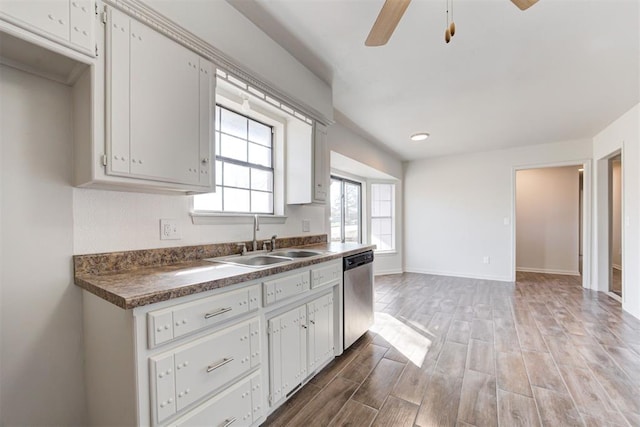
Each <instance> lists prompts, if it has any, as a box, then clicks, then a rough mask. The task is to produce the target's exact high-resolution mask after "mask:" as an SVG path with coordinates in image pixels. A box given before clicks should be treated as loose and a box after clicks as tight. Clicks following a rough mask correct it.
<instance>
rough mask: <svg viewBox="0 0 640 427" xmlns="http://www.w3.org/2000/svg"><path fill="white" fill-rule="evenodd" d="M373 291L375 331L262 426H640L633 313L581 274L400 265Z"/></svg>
mask: <svg viewBox="0 0 640 427" xmlns="http://www.w3.org/2000/svg"><path fill="white" fill-rule="evenodd" d="M375 290H376V325H375V326H374V328H373V329H372V331H371V332H369V333H368V334H367V335H365V336H364V337H363V338H361V339H360V340H359V341H357V342H356V343H355V344H354V345H353V346H352V348H350V349H349V350H348V351H346V352H345V353H344V354H343V355H342V356H340V357H339V358H337V359H336V360H334V361H333V362H332V363H331V364H329V365H328V366H327V367H326V368H325V369H324V370H323V371H322V372H321V373H320V374H318V375H317V376H316V377H315V378H314V379H313V380H312V381H311V382H310V383H309V384H307V385H305V387H303V388H302V389H301V390H300V391H299V392H298V393H297V394H296V395H295V396H294V397H293V398H292V399H290V400H289V401H288V402H287V403H286V404H285V405H283V406H282V407H281V408H280V409H278V410H277V411H276V412H275V413H274V414H272V416H271V417H269V419H268V420H267V422H266V423H265V424H264V425H273V426H285V425H287V426H305V427H307V426H327V425H334V426H339V425H352V426H367V425H374V426H413V425H418V426H425V427H426V426H477V427H480V426H509V427H511V426H517V425H520V426H537V425H543V426H554V427H555V426H573V425H576V426H618V425H619V426H638V425H640V400H639V399H638V396H639V395H640V321H638V320H637V319H635V318H633V317H632V316H630V315H628V314H625V313H623V312H622V310H621V308H620V304H619V303H618V302H616V301H614V300H613V299H611V298H610V297H608V296H606V295H605V294H603V293H597V292H593V291H587V290H583V289H582V287H581V286H580V278H579V277H576V276H560V275H543V274H537V273H518V275H517V283H516V284H515V285H514V284H510V283H504V282H492V281H483V280H473V279H461V278H453V277H443V276H431V275H422V274H410V273H405V274H402V275H390V276H379V277H376V280H375Z"/></svg>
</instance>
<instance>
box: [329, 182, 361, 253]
mask: <svg viewBox="0 0 640 427" xmlns="http://www.w3.org/2000/svg"><path fill="white" fill-rule="evenodd" d="M361 194H362V192H361V186H360V183H357V182H354V181H349V180H347V179H343V178H338V177H335V176H332V177H331V188H330V198H331V241H332V242H357V243H360V242H362V231H361V218H362V214H361V211H362V209H361V206H362V204H361V197H362V196H361Z"/></svg>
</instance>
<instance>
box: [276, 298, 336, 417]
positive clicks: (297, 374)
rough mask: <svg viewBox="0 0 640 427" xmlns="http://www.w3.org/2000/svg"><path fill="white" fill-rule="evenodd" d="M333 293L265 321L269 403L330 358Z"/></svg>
mask: <svg viewBox="0 0 640 427" xmlns="http://www.w3.org/2000/svg"><path fill="white" fill-rule="evenodd" d="M333 318H334V310H333V293H329V294H326V295H324V296H322V297H320V298H317V299H315V300H313V301H310V302H308V303H306V304H303V305H301V306H298V307H296V308H294V309H292V310H289V311H287V312H286V313H283V314H281V315H279V316H276V317H273V318H271V319H269V321H268V329H267V331H268V334H269V392H270V396H269V401H270V404H271V405H272V406H273V405H274V404H276V403H277V402H279V401H280V400H282V399H283V398H287V397H288V394H289V393H291V392H292V391H294V390H295V389H296V388H297V387H298V386H299V385H300V384H301V383H302V382H303V381H304V380H305V379H306V378H307V377H308V376H309V374H310V373H312V372H313V371H314V370H315V369H316V368H318V367H320V366H322V364H323V363H324V362H326V361H327V360H329V359H330V358H333V355H334V339H333V337H334V336H333V332H334V329H333Z"/></svg>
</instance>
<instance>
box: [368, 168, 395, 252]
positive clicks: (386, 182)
mask: <svg viewBox="0 0 640 427" xmlns="http://www.w3.org/2000/svg"><path fill="white" fill-rule="evenodd" d="M380 184H383V185H390V186H391V232H392V249H376V250H375V251H374V252H375V253H376V254H395V253H397V252H398V248H397V242H398V230H397V222H398V219H397V209H396V201H397V199H396V197H397V193H398V190H397V186H398V182H397V181H390V180H370V181H369V185H368V187H369V188H368V190H369V191H368V194H369V198H368V200H367V204H368V211H369V215H368V219H369V233H368V240H369V243H371V244H373V219H374V218H388V217H387V216H384V217H382V216H376V217H374V216H373V186H374V185H380Z"/></svg>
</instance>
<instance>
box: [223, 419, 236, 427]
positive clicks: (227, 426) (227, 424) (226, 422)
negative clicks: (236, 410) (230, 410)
mask: <svg viewBox="0 0 640 427" xmlns="http://www.w3.org/2000/svg"><path fill="white" fill-rule="evenodd" d="M235 422H236V417H231V418H227V419H226V420H224V424H223V425H222V427H229V426H230V425H231V424H233V423H235Z"/></svg>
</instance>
